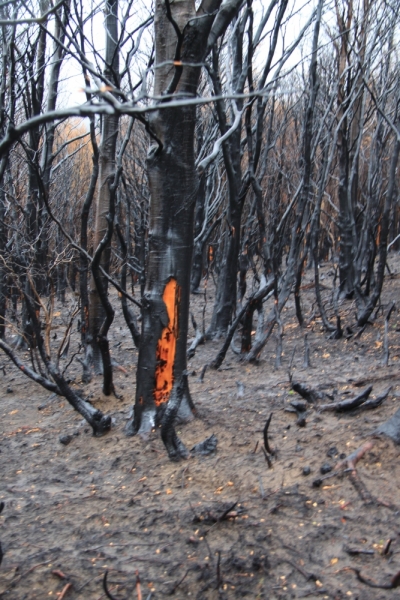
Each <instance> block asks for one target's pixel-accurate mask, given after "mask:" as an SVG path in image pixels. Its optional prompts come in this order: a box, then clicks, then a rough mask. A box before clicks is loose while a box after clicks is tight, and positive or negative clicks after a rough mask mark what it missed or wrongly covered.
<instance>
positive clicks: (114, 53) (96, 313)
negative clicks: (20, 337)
mask: <svg viewBox="0 0 400 600" xmlns="http://www.w3.org/2000/svg"><path fill="white" fill-rule="evenodd" d="M105 28H106V67H105V70H104V74H105V76H106V77H107V79H108V80H109V81H110V82H113V83H114V84H115V87H118V79H119V50H118V1H117V0H107V3H106V17H105ZM118 120H119V119H118V115H116V114H113V115H104V116H103V120H102V132H101V144H100V149H99V182H98V186H99V189H98V196H97V201H96V214H95V226H94V249H95V250H96V248H98V247H99V244H100V242H101V240H102V239H103V238H104V236H105V235H106V233H107V230H108V221H107V217H108V213H109V210H110V185H109V184H110V181H111V179H112V177H113V176H114V175H115V155H116V146H117V137H118ZM110 256H111V241H110V242H109V243H107V245H106V247H105V248H104V249H103V252H102V255H101V258H100V266H101V267H103V269H104V270H105V271H106V272H107V273H108V271H109V268H110ZM98 285H101V286H102V288H103V290H102V293H99V290H98ZM107 289H108V282H107V280H106V278H105V277H103V276H101V277H100V280H95V278H94V277H93V276H92V277H91V280H90V293H89V337H88V338H87V343H90V345H91V348H92V356H91V360H92V363H93V367H94V372H95V373H96V374H102V373H103V357H102V352H101V347H100V345H99V339H98V336H99V332H100V329H101V327H102V324H103V323H104V321H105V319H106V310H105V308H104V306H103V302H102V300H101V298H102V296H103V293H104V294H105V295H107ZM103 297H104V296H103Z"/></svg>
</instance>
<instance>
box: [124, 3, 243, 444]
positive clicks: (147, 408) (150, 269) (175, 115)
mask: <svg viewBox="0 0 400 600" xmlns="http://www.w3.org/2000/svg"><path fill="white" fill-rule="evenodd" d="M230 4H232V6H233V9H235V7H236V5H238V2H236V0H231V2H230ZM219 6H220V1H219V0H207V1H205V2H203V3H202V4H201V5H200V7H199V9H198V10H197V12H196V9H195V3H194V2H193V0H182V1H181V2H179V3H178V2H176V3H175V2H174V3H171V4H170V3H169V2H168V1H167V2H164V1H163V0H158V1H157V5H156V14H155V40H156V60H155V63H156V66H157V68H156V69H155V83H154V88H155V89H154V93H155V95H156V96H160V95H163V94H164V93H165V92H167V93H168V94H174V93H175V92H178V93H179V94H180V98H182V97H185V96H186V97H194V96H195V95H196V92H197V85H198V79H199V75H200V69H199V68H198V67H192V66H183V65H182V63H183V64H184V63H185V60H186V63H192V64H193V63H199V62H200V61H202V60H203V59H204V56H205V52H206V49H207V40H208V37H209V34H210V30H211V27H212V24H213V22H214V19H216V15H217V13H218V9H219ZM233 14H234V13H233ZM233 14H232V16H233ZM196 16H198V17H201V18H196ZM218 16H220V15H219V14H218ZM222 19H227V16H226V14H225V15H222ZM216 20H217V21H218V17H217V19H216ZM228 22H229V21H227V23H228ZM221 31H222V30H220V29H219V28H218V29H217V32H216V37H218V35H220V34H221ZM211 36H212V30H211ZM216 37H215V39H216ZM172 59H173V60H174V63H173V65H172V63H171V61H172ZM181 61H182V62H181ZM195 124H196V109H195V107H193V106H178V107H175V108H172V107H171V108H168V107H165V108H160V109H159V110H158V111H156V112H155V113H153V114H152V115H151V116H150V118H149V126H150V131H151V132H152V136H153V137H154V139H156V140H158V142H157V144H155V145H153V146H152V147H151V149H150V151H149V154H148V159H147V172H148V180H149V187H150V196H151V202H150V218H149V221H150V222H149V238H148V256H147V273H146V286H145V292H144V295H143V298H142V334H141V340H140V348H139V360H138V368H137V384H136V402H135V407H134V417H133V419H132V421H131V422H130V423H129V424H128V429H127V432H128V433H131V434H134V433H138V432H139V433H145V432H147V431H149V430H150V429H151V428H152V427H153V426H154V425H155V423H156V419H157V418H159V417H161V415H162V414H164V413H165V407H166V406H167V402H168V400H169V399H170V397H171V398H172V397H173V396H174V394H171V392H172V390H173V389H174V388H176V386H177V385H179V382H182V381H185V382H186V381H187V378H185V377H182V375H183V374H184V371H185V370H186V360H187V359H186V342H187V331H188V321H189V299H190V270H191V261H192V252H193V228H194V210H195V201H196V194H197V188H198V180H197V175H196V170H195V152H194V133H195ZM174 393H175V392H174ZM175 395H176V394H175ZM192 411H193V403H192V400H191V398H190V393H189V389H188V386H187V382H186V383H185V386H184V389H183V390H182V389H180V394H179V410H178V416H179V417H180V418H185V419H186V418H189V417H191V415H192ZM174 418H175V417H174Z"/></svg>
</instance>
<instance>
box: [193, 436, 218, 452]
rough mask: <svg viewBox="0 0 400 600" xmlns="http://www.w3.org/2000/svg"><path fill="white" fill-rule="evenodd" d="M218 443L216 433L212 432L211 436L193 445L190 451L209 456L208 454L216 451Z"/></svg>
mask: <svg viewBox="0 0 400 600" xmlns="http://www.w3.org/2000/svg"><path fill="white" fill-rule="evenodd" d="M217 444H218V439H217V437H216V436H215V435H214V434H212V435H210V437H208V438H206V439H205V440H203V441H202V442H199V443H198V444H196V445H195V446H193V448H192V449H191V451H190V452H191V453H192V454H200V455H201V456H207V455H208V454H212V453H213V452H215V451H216V449H217Z"/></svg>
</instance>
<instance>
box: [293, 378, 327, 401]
mask: <svg viewBox="0 0 400 600" xmlns="http://www.w3.org/2000/svg"><path fill="white" fill-rule="evenodd" d="M292 389H293V391H295V392H297V393H298V394H300V396H301V397H302V398H304V400H307V402H310V403H311V404H318V402H320V401H322V400H326V399H327V398H329V396H328V395H327V394H325V393H324V392H318V391H317V390H314V389H312V388H309V387H307V386H306V385H303V384H302V383H299V382H297V381H293V382H292Z"/></svg>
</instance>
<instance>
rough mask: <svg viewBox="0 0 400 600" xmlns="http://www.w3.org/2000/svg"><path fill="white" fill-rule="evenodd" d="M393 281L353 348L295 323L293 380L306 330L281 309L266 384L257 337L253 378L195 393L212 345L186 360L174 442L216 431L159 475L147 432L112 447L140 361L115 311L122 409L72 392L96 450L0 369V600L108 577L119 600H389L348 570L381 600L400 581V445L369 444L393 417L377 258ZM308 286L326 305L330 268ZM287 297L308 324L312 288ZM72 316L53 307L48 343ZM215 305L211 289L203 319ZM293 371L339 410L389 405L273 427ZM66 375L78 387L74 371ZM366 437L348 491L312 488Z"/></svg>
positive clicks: (290, 395)
mask: <svg viewBox="0 0 400 600" xmlns="http://www.w3.org/2000/svg"><path fill="white" fill-rule="evenodd" d="M390 268H391V270H392V273H393V274H394V276H393V278H392V279H387V280H386V284H385V292H384V295H383V298H382V305H383V311H381V312H379V315H378V317H377V319H376V321H375V322H374V323H373V324H372V325H369V326H368V327H367V328H366V330H365V331H364V333H363V334H362V335H361V336H360V337H359V338H358V339H354V337H350V338H349V339H345V338H343V339H340V340H332V339H328V336H327V334H326V333H324V332H323V330H322V328H321V322H320V320H319V319H318V318H317V319H315V318H313V319H311V320H310V322H309V325H308V327H307V332H308V339H309V342H310V348H311V366H310V368H307V369H306V368H304V367H303V338H304V331H302V330H301V329H300V327H299V326H298V324H297V321H296V319H295V315H294V307H293V302H292V301H291V302H290V303H289V304H288V306H287V309H286V310H285V311H284V312H283V315H282V318H283V323H284V327H285V336H284V340H283V351H284V355H283V364H282V367H281V368H279V369H275V368H274V361H275V348H276V340H275V338H274V337H272V338H271V339H270V341H269V343H268V345H267V347H266V348H265V349H264V352H263V354H262V357H261V360H260V362H259V364H258V365H247V364H243V363H238V362H237V358H236V356H235V355H234V354H233V353H232V352H231V351H229V353H228V355H227V358H226V360H225V362H224V363H223V365H222V368H221V369H220V370H219V371H211V370H207V372H206V375H205V377H204V382H203V383H200V382H199V381H198V377H199V374H200V372H201V369H202V367H203V365H204V364H205V363H207V362H209V361H210V360H211V359H212V358H214V357H215V354H216V352H217V350H218V349H219V348H220V346H221V342H218V341H215V342H208V343H207V344H206V345H204V346H200V347H199V348H198V350H197V353H196V355H195V357H194V358H193V359H191V361H190V365H189V368H190V371H191V376H190V388H191V392H192V396H193V399H194V402H195V404H196V407H197V418H195V419H194V420H193V421H191V422H190V423H188V424H185V425H181V426H179V427H178V432H179V435H180V437H181V439H182V440H183V441H184V443H185V444H186V446H187V447H188V448H190V447H191V446H192V445H193V444H195V443H197V442H199V441H201V440H203V439H204V438H206V437H207V436H209V435H211V434H212V433H214V434H215V435H216V436H217V438H218V448H217V451H216V453H215V454H214V455H212V456H208V457H203V458H201V457H195V458H191V459H189V460H187V461H183V462H180V463H172V462H170V461H169V460H168V457H167V455H166V452H165V449H164V447H163V445H162V442H161V440H160V437H159V433H158V431H156V432H154V433H152V434H151V435H150V437H149V438H148V439H146V440H143V439H141V438H140V437H135V438H128V437H126V436H125V434H124V427H125V424H126V421H127V419H128V416H129V413H130V410H131V407H132V403H133V399H134V387H135V365H136V361H137V351H136V350H135V349H133V344H132V340H131V339H130V337H129V333H128V329H127V328H126V326H125V325H124V323H123V321H122V318H121V314H120V312H121V311H119V314H117V317H116V322H115V325H114V327H113V330H112V333H111V346H112V347H113V353H114V358H115V360H116V361H117V363H118V364H119V365H121V367H123V369H124V370H125V371H126V372H124V371H123V370H121V369H117V370H116V378H115V379H116V384H117V388H118V391H119V392H121V393H122V394H123V400H122V401H121V400H117V399H115V398H111V399H110V398H105V397H104V396H102V394H101V391H100V390H101V378H95V379H94V380H93V381H92V383H91V384H90V385H89V386H86V387H85V388H84V389H85V393H86V394H88V395H89V396H90V398H91V401H92V402H93V404H94V405H95V406H97V407H99V408H101V409H102V410H104V411H105V412H107V413H109V414H112V416H113V420H114V422H113V427H112V430H111V432H110V433H109V434H108V435H106V436H105V437H102V438H95V437H93V436H92V435H91V430H89V427H88V426H87V425H86V424H85V423H84V422H82V418H81V417H80V416H79V415H77V414H76V413H74V412H73V410H72V409H71V407H70V406H69V405H68V403H67V402H66V401H65V400H63V399H62V398H58V397H53V396H52V395H51V394H50V393H49V392H47V391H46V390H43V389H41V388H40V387H39V386H37V385H36V384H34V383H33V382H31V381H30V380H28V379H27V378H25V377H24V376H23V374H22V373H20V372H18V371H17V370H16V369H15V368H14V367H13V366H12V365H11V364H10V362H9V361H8V359H7V358H6V357H5V355H2V356H0V367H3V370H0V390H1V400H0V402H1V411H0V414H1V431H0V500H1V501H2V502H4V504H5V506H4V510H3V511H2V514H1V516H0V542H1V546H2V550H3V553H4V557H3V561H2V564H1V566H0V598H4V599H7V600H8V599H9V600H17V599H18V600H23V599H27V600H28V599H29V600H35V599H40V600H43V599H44V598H58V599H59V600H62V599H63V598H66V599H67V600H74V599H78V598H79V599H85V600H86V599H93V600H100V599H101V598H105V597H106V595H105V593H104V590H103V577H104V573H105V572H108V586H109V589H110V591H111V593H112V594H113V596H114V597H115V598H117V599H118V600H128V599H131V600H132V599H139V600H140V599H141V598H142V599H143V600H146V599H149V598H151V599H152V600H157V599H161V598H166V597H169V596H172V597H175V598H188V597H191V598H196V599H198V600H201V599H204V600H206V599H207V600H208V599H217V598H218V599H235V598H242V597H248V598H252V599H253V598H254V599H255V598H260V599H261V598H263V599H268V600H275V599H276V600H277V599H289V598H311V599H312V598H324V599H325V598H326V599H328V598H329V599H342V598H352V599H353V600H355V599H358V600H379V599H389V598H391V599H393V598H400V591H399V589H400V588H398V589H397V590H396V589H394V590H393V589H389V590H385V589H380V588H372V587H369V586H368V585H366V584H365V583H362V582H361V581H359V580H358V579H357V575H356V572H355V571H354V569H358V570H359V571H360V572H361V575H362V576H364V577H367V578H370V579H371V580H373V581H374V582H377V583H379V584H390V582H391V578H392V577H393V576H394V575H396V574H397V573H398V572H399V571H400V522H399V519H400V513H399V510H400V492H399V483H400V461H399V455H400V446H395V445H394V443H393V442H392V441H391V440H389V439H385V438H380V439H374V438H372V437H371V436H372V434H373V432H374V430H375V429H376V427H377V426H378V424H380V423H382V422H383V421H385V420H386V419H388V418H389V417H390V416H391V415H392V414H393V413H394V412H395V411H396V410H397V408H399V404H400V374H399V361H400V314H399V312H398V311H397V310H395V311H394V313H393V314H392V316H391V319H390V327H389V342H390V359H389V365H388V366H387V367H382V366H381V361H382V352H383V332H384V315H385V314H386V312H387V310H388V308H389V306H390V303H391V301H393V300H395V301H397V299H398V297H399V288H400V276H399V273H400V258H399V257H398V256H391V258H390ZM321 275H322V283H323V285H324V286H325V290H324V295H325V297H326V298H328V297H329V295H330V294H331V287H332V279H333V269H332V266H331V265H329V264H327V265H325V266H323V267H322V268H321ZM306 284H307V279H306V280H305V285H306ZM302 298H303V305H304V312H305V315H306V317H310V316H311V315H312V313H313V310H314V309H315V306H314V302H315V300H314V290H313V289H312V288H309V289H307V288H306V289H304V290H303V297H302ZM74 301H75V300H74V299H72V298H70V300H69V305H67V307H61V306H60V307H58V311H59V314H58V316H57V317H56V321H55V333H57V331H58V332H59V335H58V340H60V337H61V335H62V331H63V329H62V325H63V323H65V322H66V321H67V313H68V309H71V307H72V304H73V302H74ZM212 301H213V294H212V292H210V291H209V292H208V304H207V311H206V319H207V318H208V316H209V314H210V310H211V308H212ZM203 303H204V298H203V297H202V296H194V297H193V311H194V313H195V315H196V318H197V321H198V322H199V323H201V321H202V308H203ZM340 311H341V315H342V320H343V323H344V325H351V324H352V322H354V314H355V306H354V304H353V303H352V302H351V301H346V302H344V303H342V304H341V305H340ZM354 331H357V330H356V329H355V330H354ZM11 335H12V331H11V329H10V333H9V338H8V339H11ZM54 343H56V342H54ZM295 346H296V351H295V353H294V356H293V349H294V347H295ZM292 357H293V362H292V371H293V377H294V379H295V380H297V381H300V382H302V383H305V384H308V385H311V386H313V387H314V388H316V389H318V390H322V391H326V392H329V393H332V391H333V390H336V396H335V398H336V399H337V400H339V399H343V398H350V397H352V396H354V395H356V394H357V393H359V392H360V391H361V390H363V389H364V388H365V387H366V386H367V385H369V384H372V385H373V391H372V394H371V395H372V396H373V397H375V396H377V395H378V394H380V393H381V392H382V391H383V390H384V389H386V388H387V387H388V386H389V385H391V386H392V390H391V392H390V394H389V396H388V398H387V399H386V401H385V402H384V403H383V404H382V405H381V406H380V407H379V408H377V409H375V410H370V411H357V410H356V411H353V412H351V413H349V414H343V415H337V414H335V413H331V412H321V413H319V412H318V410H317V408H316V407H313V406H310V407H309V410H308V413H307V419H306V420H307V422H306V426H305V427H299V426H298V425H297V424H296V415H295V414H293V413H290V412H287V411H285V408H287V407H288V406H289V403H290V401H292V400H293V399H295V398H299V399H300V397H298V396H297V394H295V393H294V392H293V391H292V390H291V386H290V383H289V378H288V366H289V363H290V361H291V360H292ZM70 358H71V357H68V359H66V360H65V361H64V362H65V364H66V363H67V361H68V360H70ZM68 372H69V373H70V375H71V377H75V385H76V386H78V387H81V388H82V387H83V386H82V385H81V383H80V375H81V367H80V365H79V363H78V362H77V361H76V360H74V361H73V362H72V364H71V366H70V368H69V371H68ZM237 382H240V383H241V384H243V386H241V385H239V386H238V384H237ZM271 412H272V413H273V416H272V421H271V425H270V443H271V445H272V446H273V448H274V450H275V455H274V457H273V458H272V466H271V468H269V467H268V463H267V461H266V459H265V456H264V453H263V451H262V435H263V433H262V432H263V428H264V425H265V422H266V419H267V418H268V416H269V415H270V413H271ZM66 434H70V435H71V441H70V443H69V444H68V445H63V444H62V443H60V441H59V438H60V436H63V435H66ZM366 439H373V441H374V446H373V448H372V450H370V451H369V452H368V453H367V454H366V455H365V456H364V457H363V458H362V459H361V460H360V462H359V463H358V465H357V472H358V475H359V480H360V482H361V483H360V484H359V485H356V486H355V485H354V483H353V482H352V479H351V477H350V475H349V473H344V474H343V475H341V476H335V477H332V478H330V479H326V480H324V481H323V482H322V485H320V486H319V487H315V486H314V485H313V482H314V481H315V480H316V479H318V478H320V477H321V474H320V469H321V467H322V466H323V465H325V464H326V463H328V464H329V465H330V466H334V465H335V464H337V462H338V461H339V460H340V457H341V456H342V457H343V456H346V455H349V454H350V453H351V452H352V451H354V450H355V449H357V448H358V447H360V446H361V445H362V444H363V443H364V442H365V440H366ZM305 467H309V470H310V474H309V475H305V474H304V471H303V469H304V468H305ZM305 472H307V469H306V471H305ZM233 505H235V506H233ZM229 508H231V510H230V511H228V509H229ZM227 511H228V514H227ZM388 540H391V543H388ZM137 576H138V577H139V578H140V584H139V583H138V582H137Z"/></svg>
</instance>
